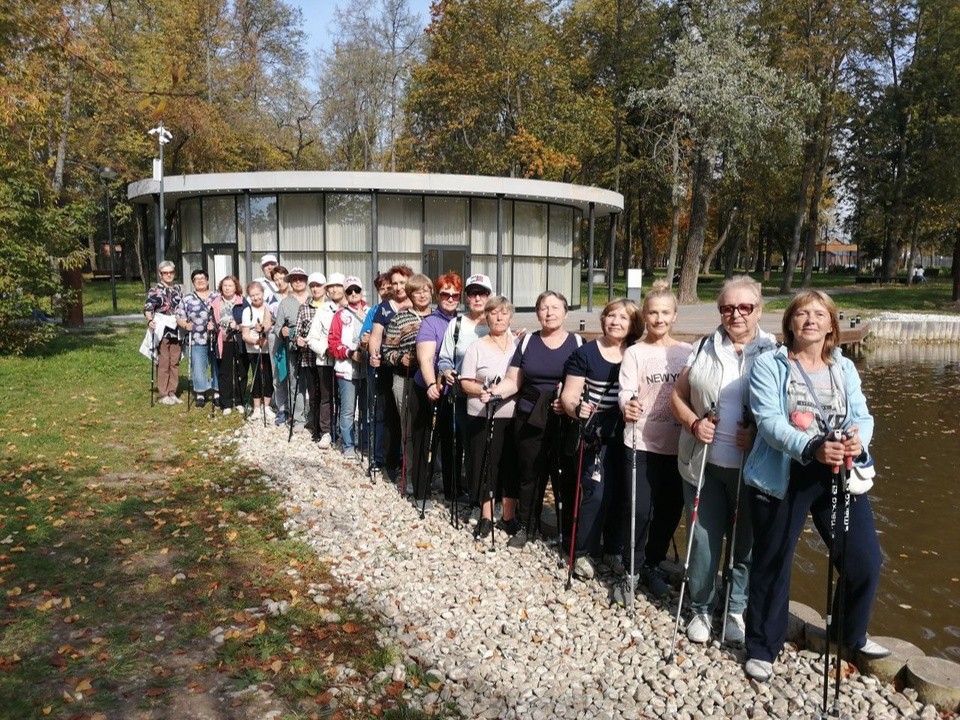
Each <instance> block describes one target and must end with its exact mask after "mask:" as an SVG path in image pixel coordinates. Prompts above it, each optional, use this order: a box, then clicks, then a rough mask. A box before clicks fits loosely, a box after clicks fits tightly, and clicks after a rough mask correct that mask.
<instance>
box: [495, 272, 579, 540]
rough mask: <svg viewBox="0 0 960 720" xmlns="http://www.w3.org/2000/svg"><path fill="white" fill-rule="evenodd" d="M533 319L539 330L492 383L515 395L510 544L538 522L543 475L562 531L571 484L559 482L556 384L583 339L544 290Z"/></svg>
mask: <svg viewBox="0 0 960 720" xmlns="http://www.w3.org/2000/svg"><path fill="white" fill-rule="evenodd" d="M536 308H537V319H538V320H539V321H540V330H539V331H537V332H535V333H533V334H531V335H530V336H528V337H525V338H524V339H523V340H522V341H521V342H520V344H519V345H518V346H517V351H516V353H515V354H514V356H513V360H512V361H511V362H510V369H509V370H507V375H506V377H505V378H504V379H503V381H502V382H501V383H500V384H499V385H496V386H494V387H492V388H490V392H491V393H492V394H495V395H502V396H504V397H508V396H510V395H513V394H517V393H519V394H518V397H517V411H516V415H515V416H514V420H513V433H514V449H515V452H516V454H517V460H518V470H519V471H520V498H519V504H518V507H517V518H518V522H517V523H515V524H512V525H511V526H510V527H508V528H505V529H506V530H507V532H508V533H510V534H511V535H513V538H511V540H510V542H509V543H508V544H509V545H510V546H511V547H523V546H524V545H525V544H526V542H527V539H528V538H529V537H532V536H533V535H534V534H535V533H536V531H537V528H538V527H539V524H540V513H541V511H542V510H543V496H544V493H545V492H546V489H547V479H548V478H550V479H551V480H552V483H553V493H554V498H555V499H560V498H562V506H563V513H562V514H563V516H564V517H562V518H561V517H560V515H561V513H560V512H559V511H558V513H557V515H558V520H557V522H558V523H560V528H561V531H562V529H563V528H569V527H570V517H571V512H570V507H571V505H572V503H573V493H572V492H570V491H571V490H572V488H573V487H574V486H573V484H572V483H565V485H566V486H567V487H562V485H564V483H561V482H560V481H559V478H560V475H561V473H564V472H566V474H567V475H568V476H569V472H568V468H565V467H564V466H568V465H569V464H570V463H569V461H568V459H567V458H564V457H562V454H561V453H560V451H559V450H560V447H559V439H560V438H562V436H563V434H564V433H563V431H564V429H565V427H566V425H567V423H566V422H565V418H564V415H563V408H562V407H561V406H560V402H559V393H558V388H559V386H560V384H561V382H562V380H563V373H564V368H565V367H566V364H567V359H568V358H569V357H570V355H571V354H572V353H573V351H574V350H576V349H577V348H578V347H580V345H582V344H583V341H582V340H581V339H580V337H579V336H578V335H574V334H573V333H570V332H567V331H566V330H565V329H564V327H563V321H564V320H565V319H566V317H567V299H566V298H565V297H564V296H563V295H561V294H560V293H558V292H554V291H552V290H547V291H546V292H543V293H541V294H540V296H539V297H538V298H537V304H536Z"/></svg>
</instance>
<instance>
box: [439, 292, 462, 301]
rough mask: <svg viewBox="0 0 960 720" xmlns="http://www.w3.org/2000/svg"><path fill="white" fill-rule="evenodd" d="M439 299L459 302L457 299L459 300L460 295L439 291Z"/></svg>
mask: <svg viewBox="0 0 960 720" xmlns="http://www.w3.org/2000/svg"><path fill="white" fill-rule="evenodd" d="M440 297H442V298H443V299H444V300H459V299H460V293H458V292H450V291H448V290H441V291H440Z"/></svg>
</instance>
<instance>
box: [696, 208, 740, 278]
mask: <svg viewBox="0 0 960 720" xmlns="http://www.w3.org/2000/svg"><path fill="white" fill-rule="evenodd" d="M739 211H740V208H738V207H737V206H734V208H733V210H731V211H730V215H729V216H728V217H727V224H726V226H725V227H724V228H723V232H722V233H721V234H720V238H719V239H718V240H717V242H716V243H715V244H714V246H713V247H712V248H710V252H709V253H707V257H706V259H705V260H704V261H703V267H702V268H701V269H700V273H701V274H702V275H709V274H710V268H712V267H713V261H714V260H716V258H717V253H718V252H720V250H721V249H722V248H723V246H724V245H725V244H726V242H727V238H729V237H730V228H731V227H732V226H733V221H734V220H735V219H736V217H737V213H738V212H739Z"/></svg>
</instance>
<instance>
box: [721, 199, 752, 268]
mask: <svg viewBox="0 0 960 720" xmlns="http://www.w3.org/2000/svg"><path fill="white" fill-rule="evenodd" d="M751 225H753V218H752V217H751V216H750V215H747V227H746V228H745V229H744V231H743V235H740V234H737V235H736V236H735V237H734V238H733V245H731V246H730V250H729V251H728V252H727V260H726V262H725V263H724V268H723V278H724V279H725V280H729V279H730V278H732V277H733V271H734V270H736V268H737V256H738V255H739V254H740V245H741V244H743V242H744V241H746V243H747V245H749V244H750V227H751Z"/></svg>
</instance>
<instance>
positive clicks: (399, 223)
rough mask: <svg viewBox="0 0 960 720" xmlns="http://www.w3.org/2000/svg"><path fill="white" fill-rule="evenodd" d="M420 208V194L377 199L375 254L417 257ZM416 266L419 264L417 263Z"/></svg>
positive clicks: (419, 246)
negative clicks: (414, 255) (398, 254)
mask: <svg viewBox="0 0 960 720" xmlns="http://www.w3.org/2000/svg"><path fill="white" fill-rule="evenodd" d="M422 208H423V204H422V198H421V197H420V196H419V195H378V196H377V232H378V245H377V252H378V253H379V254H380V256H381V257H383V253H384V252H387V253H409V252H416V253H417V254H418V255H419V253H420V252H421V245H422V243H421V240H420V224H421V218H422V212H423V210H422ZM381 264H382V263H381ZM408 264H409V263H408ZM417 264H418V265H419V261H417ZM385 267H389V266H385Z"/></svg>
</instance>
